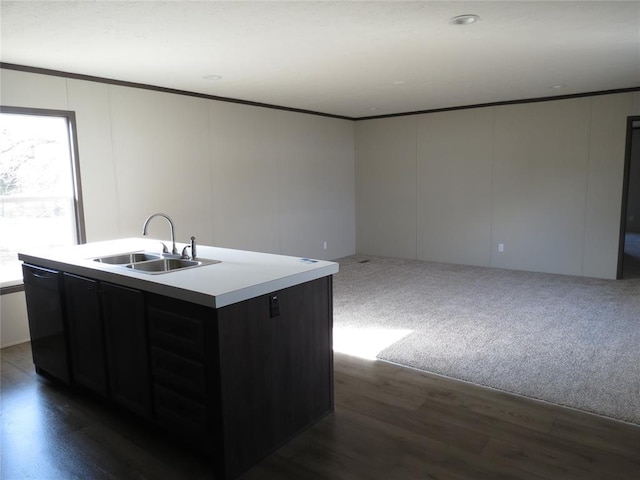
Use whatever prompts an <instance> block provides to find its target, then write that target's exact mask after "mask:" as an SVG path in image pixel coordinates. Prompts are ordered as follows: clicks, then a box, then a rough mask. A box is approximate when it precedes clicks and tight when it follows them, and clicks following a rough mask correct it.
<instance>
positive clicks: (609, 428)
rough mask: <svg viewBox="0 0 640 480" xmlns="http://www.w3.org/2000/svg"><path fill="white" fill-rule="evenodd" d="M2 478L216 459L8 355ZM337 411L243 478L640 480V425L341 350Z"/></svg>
mask: <svg viewBox="0 0 640 480" xmlns="http://www.w3.org/2000/svg"><path fill="white" fill-rule="evenodd" d="M0 355H1V357H2V358H1V359H2V370H1V375H2V383H1V385H0V387H1V402H2V403H1V409H2V410H1V415H0V416H1V422H2V423H1V432H0V435H1V436H0V448H1V451H0V453H1V457H0V462H1V466H0V472H1V478H2V479H7V480H13V479H16V480H18V479H76V478H77V479H92V480H93V479H163V480H164V479H204V478H212V474H211V469H210V467H209V465H208V463H207V459H206V458H204V457H202V456H199V455H197V454H194V453H193V452H192V451H191V450H190V449H189V448H188V447H187V446H185V445H183V444H181V443H180V442H179V441H177V440H176V439H174V438H171V437H169V436H166V435H164V434H161V433H159V432H157V431H156V430H154V429H153V428H151V427H150V426H149V425H147V424H145V423H144V422H142V421H138V420H137V419H136V418H135V417H134V416H132V415H129V414H127V413H126V412H124V411H122V410H119V409H114V408H112V407H111V406H109V405H107V404H106V403H104V402H102V401H100V400H99V399H98V398H97V397H95V396H93V395H89V394H82V393H79V392H76V391H73V392H72V391H70V390H69V389H68V388H67V387H65V386H63V385H59V384H57V383H56V382H53V381H49V380H47V379H45V378H43V377H40V376H38V375H36V374H35V372H34V369H33V365H32V361H31V352H30V346H29V344H28V343H27V344H22V345H17V346H14V347H9V348H5V349H2V350H1V351H0ZM335 404H336V407H335V413H334V414H333V415H330V416H328V417H325V418H324V419H323V420H321V421H320V422H319V423H317V424H316V425H314V426H313V427H311V428H310V429H308V430H306V431H305V432H303V433H302V434H301V435H299V436H298V437H296V438H294V439H293V440H292V441H291V442H289V443H288V444H286V445H285V446H283V447H282V448H280V449H279V450H277V451H276V452H275V453H273V454H272V455H271V456H270V457H268V458H266V459H265V460H264V461H263V462H262V463H260V464H259V465H256V466H255V467H254V468H253V469H251V470H249V471H248V472H246V473H245V474H244V475H243V476H242V477H241V478H242V480H258V479H260V480H263V479H284V480H288V479H295V480H303V479H304V480H318V479H340V480H352V479H374V480H375V479H384V480H389V479H402V480H414V479H507V478H510V479H562V480H564V479H581V480H585V479H607V480H611V479H626V480H632V479H634V480H635V479H639V478H640V426H635V425H629V424H625V423H622V422H618V421H614V420H610V419H607V418H603V417H599V416H596V415H590V414H587V413H583V412H579V411H576V410H571V409H567V408H562V407H558V406H554V405H550V404H546V403H542V402H537V401H534V400H530V399H527V398H523V397H517V396H513V395H509V394H506V393H503V392H499V391H495V390H490V389H486V388H482V387H477V386H475V385H471V384H467V383H463V382H458V381H455V380H450V379H446V378H442V377H438V376H435V375H430V374H427V373H423V372H419V371H416V370H412V369H407V368H403V367H399V366H395V365H391V364H386V363H382V362H371V361H367V360H361V359H358V358H355V357H349V356H346V355H341V354H336V355H335Z"/></svg>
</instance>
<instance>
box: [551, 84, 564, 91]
mask: <svg viewBox="0 0 640 480" xmlns="http://www.w3.org/2000/svg"><path fill="white" fill-rule="evenodd" d="M551 88H553V89H554V90H559V89H561V88H567V86H566V85H562V84H559V85H551Z"/></svg>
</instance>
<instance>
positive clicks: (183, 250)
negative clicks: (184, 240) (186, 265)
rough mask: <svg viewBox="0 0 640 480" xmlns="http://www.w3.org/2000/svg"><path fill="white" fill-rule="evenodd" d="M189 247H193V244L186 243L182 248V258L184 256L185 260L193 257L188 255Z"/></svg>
mask: <svg viewBox="0 0 640 480" xmlns="http://www.w3.org/2000/svg"><path fill="white" fill-rule="evenodd" d="M187 248H191V245H185V247H184V248H183V249H182V255H180V258H184V259H185V260H190V259H191V257H190V256H189V255H187Z"/></svg>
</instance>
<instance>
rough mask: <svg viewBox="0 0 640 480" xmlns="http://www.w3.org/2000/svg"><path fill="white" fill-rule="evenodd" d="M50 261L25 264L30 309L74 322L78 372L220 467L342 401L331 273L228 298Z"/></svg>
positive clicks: (253, 458)
mask: <svg viewBox="0 0 640 480" xmlns="http://www.w3.org/2000/svg"><path fill="white" fill-rule="evenodd" d="M25 268H27V267H25ZM29 268H31V267H29ZM41 270H43V269H35V270H34V271H33V272H31V271H29V272H26V271H25V285H26V287H25V288H26V289H27V291H28V296H27V302H28V304H29V305H28V306H29V316H30V319H29V320H30V322H31V321H32V318H31V316H32V314H33V320H34V321H36V320H38V319H40V318H42V317H46V318H55V319H56V322H57V323H56V324H57V325H62V327H56V329H55V331H56V332H57V333H55V335H57V338H58V341H57V342H56V343H59V344H60V345H59V348H58V350H60V349H62V351H65V348H66V344H65V341H64V338H65V335H66V337H67V338H68V340H69V343H68V347H69V350H70V352H71V358H72V362H71V363H72V365H73V369H72V370H73V380H74V383H75V384H77V385H82V386H83V387H87V388H89V389H91V390H93V391H95V392H97V393H99V394H101V395H105V396H107V397H108V398H110V399H111V400H112V401H114V402H115V403H117V404H119V405H120V406H122V407H124V408H127V409H129V410H131V411H133V412H135V413H137V414H139V415H141V416H143V417H145V418H147V419H149V420H150V421H151V422H153V423H154V424H155V425H157V426H158V427H160V428H161V429H163V430H165V431H168V432H170V433H171V434H172V435H173V436H175V437H178V438H180V439H181V441H187V442H189V443H190V444H192V445H193V446H194V447H195V448H197V449H199V450H201V451H203V452H205V453H206V454H207V455H208V456H209V458H210V459H211V461H212V463H213V464H214V465H215V470H216V478H225V479H231V478H236V477H237V476H238V475H240V474H241V473H242V472H244V471H245V470H247V469H248V468H250V467H251V466H253V465H254V464H256V463H257V462H259V461H260V460H262V459H263V458H264V457H265V456H267V455H268V454H269V453H271V452H272V451H274V450H275V449H276V448H278V447H279V446H281V445H282V444H284V443H285V442H286V441H288V440H289V439H290V438H292V437H293V436H295V435H296V434H297V433H298V432H300V431H301V430H302V429H304V428H306V427H308V426H310V425H311V424H313V423H314V422H315V421H317V420H318V419H320V418H321V417H322V416H324V415H326V414H328V413H330V412H332V411H333V352H332V326H333V325H332V322H333V317H332V312H333V306H332V277H330V276H329V277H323V278H320V279H317V280H313V281H309V282H306V283H302V284H299V285H296V286H293V287H290V288H286V289H284V290H281V291H278V292H272V293H270V294H268V295H261V296H258V297H255V298H252V299H249V300H245V301H242V302H238V303H235V304H232V305H229V306H225V307H222V308H218V309H216V308H211V307H206V306H203V305H197V304H193V303H190V302H186V301H183V300H177V299H174V298H170V297H166V296H162V295H157V294H151V293H148V292H143V291H140V290H135V289H131V288H126V287H123V286H119V285H115V284H112V283H107V282H102V281H96V280H94V279H91V278H83V277H79V276H76V275H72V274H68V273H65V274H64V275H61V274H58V273H57V272H49V271H41ZM27 275H31V276H34V278H35V280H34V279H33V278H31V277H29V279H28V277H27ZM62 278H64V281H62ZM62 289H64V291H62ZM45 297H46V299H45V300H42V298H45ZM56 299H57V300H56ZM62 299H66V301H65V302H63V300H62ZM64 303H66V313H65V309H63V308H62V307H64ZM54 312H55V313H54ZM65 316H66V318H65ZM67 324H68V325H67ZM64 327H66V329H65V328H64ZM39 331H41V330H38V329H35V328H34V329H33V330H32V335H34V333H37V332H39ZM33 341H34V347H35V346H36V345H37V344H38V342H39V341H40V340H39V337H37V336H36V337H34V338H33ZM36 350H37V349H35V348H34V360H35V359H36V353H35V352H36ZM45 357H46V356H45ZM56 357H60V355H57V356H56ZM63 357H64V356H63ZM64 358H66V357H64ZM39 361H40V360H39V359H38V362H39ZM38 362H36V365H37V366H39V367H40V364H39V363H38ZM45 363H46V362H44V361H43V363H42V368H44V365H45ZM47 365H48V363H47ZM65 365H66V366H65ZM64 368H67V369H68V368H69V367H68V363H67V364H64V365H63V366H62V370H63V371H64ZM57 369H58V364H56V368H52V370H55V371H56V372H57V371H58V370H57ZM45 370H46V371H47V372H48V373H51V374H55V373H54V372H53V371H51V372H50V371H49V370H48V369H45ZM56 376H59V378H60V377H62V378H61V379H63V380H65V377H64V375H62V374H60V373H58V374H57V375H56ZM65 381H67V382H68V381H69V376H68V375H67V376H66V380H65Z"/></svg>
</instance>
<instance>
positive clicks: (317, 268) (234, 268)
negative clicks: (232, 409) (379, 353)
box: [18, 238, 338, 308]
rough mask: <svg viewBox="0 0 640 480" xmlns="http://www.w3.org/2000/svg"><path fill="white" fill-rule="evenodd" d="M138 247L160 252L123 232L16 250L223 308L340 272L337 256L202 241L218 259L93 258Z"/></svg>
mask: <svg viewBox="0 0 640 480" xmlns="http://www.w3.org/2000/svg"><path fill="white" fill-rule="evenodd" d="M162 241H163V242H164V243H165V244H167V245H168V246H170V242H167V241H166V240H162ZM176 245H177V246H178V251H182V247H184V246H185V245H186V244H176ZM140 250H144V251H147V252H151V253H160V251H161V246H160V240H154V239H148V238H126V239H120V240H111V241H106V242H95V243H87V244H84V245H75V246H72V247H64V248H51V249H44V250H37V251H28V252H24V253H19V254H18V258H19V259H20V260H22V261H23V262H25V263H30V264H34V265H38V266H42V267H46V268H52V269H56V270H62V271H64V272H69V273H73V274H76V275H81V276H86V277H88V278H94V279H97V280H103V281H107V282H111V283H115V284H118V285H122V286H125V287H130V288H136V289H140V290H144V291H147V292H152V293H157V294H160V295H166V296H168V297H172V298H177V299H180V300H185V301H188V302H193V303H198V304H201V305H206V306H209V307H214V308H221V307H224V306H226V305H231V304H233V303H237V302H241V301H243V300H247V299H249V298H254V297H257V296H259V295H265V294H268V293H271V292H275V291H278V290H282V289H284V288H288V287H292V286H294V285H298V284H300V283H304V282H308V281H311V280H315V279H318V278H322V277H326V276H328V275H333V274H335V273H337V272H338V264H337V263H335V262H327V261H324V260H313V259H304V258H300V257H290V256H284V255H274V254H269V253H258V252H248V251H243V250H232V249H229V248H218V247H207V246H203V245H198V247H197V257H198V258H206V259H210V260H219V261H220V263H216V264H212V265H204V266H199V267H195V268H188V269H184V270H174V271H171V272H169V273H162V274H156V275H153V274H149V273H144V272H140V271H136V270H132V269H130V268H126V267H124V266H118V265H109V264H106V263H100V262H95V261H94V260H93V259H94V258H96V257H101V256H107V255H115V254H120V253H129V252H135V251H140Z"/></svg>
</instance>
